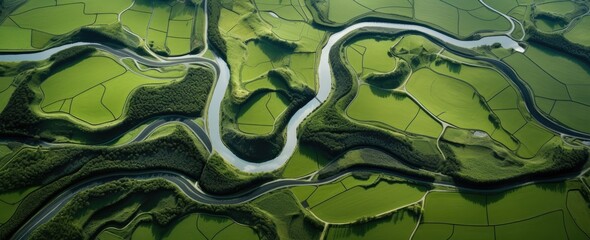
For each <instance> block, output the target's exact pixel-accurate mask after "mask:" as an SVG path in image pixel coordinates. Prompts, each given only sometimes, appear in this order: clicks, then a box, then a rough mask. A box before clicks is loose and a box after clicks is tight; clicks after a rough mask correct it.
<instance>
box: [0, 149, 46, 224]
mask: <svg viewBox="0 0 590 240" xmlns="http://www.w3.org/2000/svg"><path fill="white" fill-rule="evenodd" d="M3 147H4V146H3ZM37 188H38V187H29V188H26V189H21V190H16V191H10V192H2V193H1V194H0V209H2V211H0V224H3V223H5V222H6V221H8V220H9V219H10V217H12V215H13V214H14V212H15V211H16V209H17V208H18V206H19V205H20V203H21V201H22V200H23V198H25V197H26V196H27V195H29V194H30V193H31V192H33V191H35V190H37Z"/></svg>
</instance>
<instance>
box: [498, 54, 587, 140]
mask: <svg viewBox="0 0 590 240" xmlns="http://www.w3.org/2000/svg"><path fill="white" fill-rule="evenodd" d="M504 61H505V62H506V63H508V64H509V65H510V66H511V67H512V68H514V70H515V71H516V72H517V73H518V75H519V77H520V78H521V79H522V80H523V81H525V82H526V83H527V85H528V86H529V87H530V88H531V89H532V93H533V94H534V96H535V97H536V98H535V100H536V104H537V106H538V107H539V109H540V110H541V111H542V112H543V113H545V114H546V115H547V116H549V117H550V118H552V119H555V120H556V121H558V122H560V123H562V124H564V125H566V126H568V127H570V128H572V129H575V130H578V131H582V132H590V126H588V124H586V122H587V121H588V120H589V119H588V116H590V106H589V105H590V95H589V94H587V90H588V89H590V82H589V81H587V79H586V78H582V77H579V76H586V75H588V74H589V73H590V66H588V65H587V64H585V63H583V62H581V61H578V60H576V59H573V58H567V57H565V56H562V55H560V54H558V53H557V52H556V51H555V50H551V49H549V48H545V47H541V46H537V45H531V46H530V47H529V49H528V50H527V52H526V53H525V54H519V53H514V54H513V55H511V56H510V57H507V58H505V59H504Z"/></svg>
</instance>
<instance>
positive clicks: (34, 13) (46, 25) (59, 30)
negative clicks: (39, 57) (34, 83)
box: [0, 0, 132, 51]
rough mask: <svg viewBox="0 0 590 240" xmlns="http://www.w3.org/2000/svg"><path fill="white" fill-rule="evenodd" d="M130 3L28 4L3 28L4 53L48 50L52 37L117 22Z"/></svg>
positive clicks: (39, 0)
mask: <svg viewBox="0 0 590 240" xmlns="http://www.w3.org/2000/svg"><path fill="white" fill-rule="evenodd" d="M131 4H132V1H131V0H121V1H118V0H106V1H97V0H58V1H43V0H32V1H27V2H26V3H25V4H23V5H21V6H20V7H19V8H18V9H16V10H15V11H13V12H12V13H11V14H10V16H9V17H8V18H7V19H6V20H5V21H4V22H3V23H2V24H1V25H0V35H2V36H10V37H3V38H2V39H0V50H1V51H22V50H35V49H42V48H45V47H46V46H47V45H48V44H49V43H50V40H51V38H52V37H54V36H61V35H64V34H68V33H70V32H72V31H74V30H77V29H79V28H81V27H84V26H101V25H108V24H112V23H116V22H117V14H119V13H120V12H122V11H123V10H124V9H125V8H127V7H129V6H131Z"/></svg>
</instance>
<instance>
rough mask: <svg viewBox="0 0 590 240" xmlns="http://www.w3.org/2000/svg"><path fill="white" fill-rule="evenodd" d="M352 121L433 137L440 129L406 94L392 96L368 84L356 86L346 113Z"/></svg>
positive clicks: (392, 94) (393, 94) (390, 93)
mask: <svg viewBox="0 0 590 240" xmlns="http://www.w3.org/2000/svg"><path fill="white" fill-rule="evenodd" d="M346 113H347V114H348V116H350V117H351V118H353V119H355V120H358V121H361V122H367V123H370V124H376V125H385V126H386V127H393V128H395V129H397V130H399V131H406V132H409V133H413V134H419V135H425V136H428V137H432V138H436V137H437V136H438V135H439V134H440V132H441V131H442V127H441V126H440V124H439V123H438V122H436V121H435V120H434V119H433V118H431V117H430V116H428V115H427V114H425V113H424V112H423V111H422V110H421V109H420V107H419V106H418V105H417V104H416V103H415V102H414V101H413V100H412V99H411V98H409V97H408V96H407V95H405V94H403V93H402V94H399V93H392V92H389V91H385V90H381V89H378V88H375V87H371V86H370V85H366V84H363V85H361V86H359V91H358V95H357V96H356V98H355V99H354V100H353V101H352V102H351V103H350V105H349V106H348V109H347V111H346Z"/></svg>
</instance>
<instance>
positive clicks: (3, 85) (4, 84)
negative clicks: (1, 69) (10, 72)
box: [0, 77, 16, 113]
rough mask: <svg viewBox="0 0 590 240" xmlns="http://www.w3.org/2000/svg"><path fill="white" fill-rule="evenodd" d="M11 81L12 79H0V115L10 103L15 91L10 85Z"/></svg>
mask: <svg viewBox="0 0 590 240" xmlns="http://www.w3.org/2000/svg"><path fill="white" fill-rule="evenodd" d="M13 80H14V77H0V113H1V112H2V110H4V108H5V107H6V105H7V104H8V101H10V97H11V96H12V93H13V92H14V90H16V87H15V86H14V85H12V83H13Z"/></svg>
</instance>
